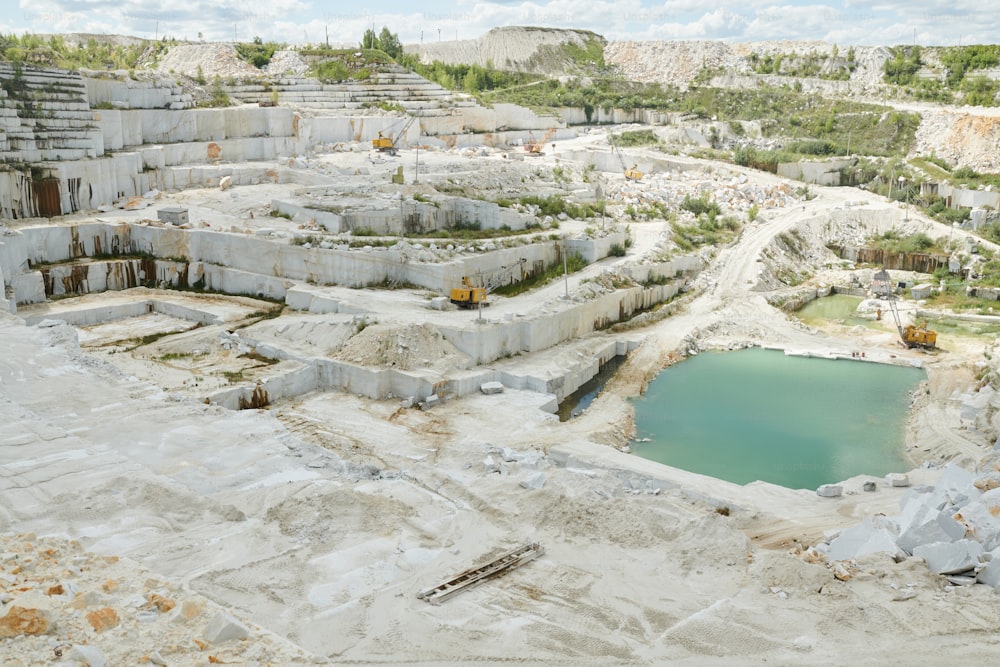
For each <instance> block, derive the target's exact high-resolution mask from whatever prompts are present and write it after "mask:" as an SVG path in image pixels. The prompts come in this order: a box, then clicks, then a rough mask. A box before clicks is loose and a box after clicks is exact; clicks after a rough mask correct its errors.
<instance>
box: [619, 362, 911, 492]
mask: <svg viewBox="0 0 1000 667" xmlns="http://www.w3.org/2000/svg"><path fill="white" fill-rule="evenodd" d="M924 378H925V374H924V371H923V370H921V369H917V368H910V367H898V366H888V365H884V364H876V363H864V362H854V361H849V360H839V361H837V360H829V359H815V358H806V357H796V356H786V355H785V354H784V353H783V352H780V351H774V350H762V349H749V350H741V351H739V352H706V353H702V354H699V355H698V356H696V357H693V358H691V359H687V360H685V361H684V362H682V363H679V364H676V365H674V366H671V367H670V368H668V369H666V370H665V371H663V372H662V373H660V374H659V375H658V376H657V377H656V378H655V379H654V380H653V381H652V382H651V383H650V384H649V387H648V388H647V390H646V392H645V394H643V395H642V396H640V397H638V398H636V399H633V404H634V406H635V423H636V438H637V439H638V440H639V442H636V443H635V444H634V445H633V447H632V451H633V452H634V453H635V454H637V455H639V456H641V457H643V458H646V459H650V460H653V461H658V462H660V463H665V464H667V465H670V466H673V467H675V468H681V469H683V470H689V471H691V472H696V473H700V474H704V475H710V476H712V477H717V478H719V479H724V480H728V481H731V482H735V483H737V484H747V483H749V482H752V481H754V480H763V481H766V482H772V483H774V484H780V485H782V486H786V487H789V488H794V489H815V488H816V487H818V486H819V485H821V484H829V483H834V482H838V481H842V480H844V479H847V478H849V477H853V476H854V475H859V474H870V475H876V476H880V475H884V474H885V473H888V472H903V471H906V470H908V469H909V468H910V466H909V465H908V464H907V463H906V460H905V459H904V458H903V453H902V452H903V441H904V426H905V423H906V417H907V412H908V407H909V394H910V393H911V392H912V391H913V390H914V389H915V388H916V386H917V384H918V383H919V382H920V381H921V380H923V379H924ZM646 438H648V439H649V440H648V441H647V442H643V440H645V439H646Z"/></svg>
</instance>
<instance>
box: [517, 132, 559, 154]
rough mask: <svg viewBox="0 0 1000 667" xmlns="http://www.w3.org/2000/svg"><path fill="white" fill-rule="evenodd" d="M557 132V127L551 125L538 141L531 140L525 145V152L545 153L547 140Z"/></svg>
mask: <svg viewBox="0 0 1000 667" xmlns="http://www.w3.org/2000/svg"><path fill="white" fill-rule="evenodd" d="M555 133H556V128H554V127H550V128H549V129H548V130H546V132H545V135H544V136H543V137H542V138H541V139H539V140H538V141H531V142H529V143H526V144H525V145H524V152H525V153H527V154H528V155H545V153H543V152H542V151H543V150H544V149H545V142H547V141H548V140H549V139H551V138H552V135H553V134H555Z"/></svg>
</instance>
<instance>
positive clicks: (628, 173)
mask: <svg viewBox="0 0 1000 667" xmlns="http://www.w3.org/2000/svg"><path fill="white" fill-rule="evenodd" d="M608 143H609V144H611V152H612V153H614V154H615V157H617V158H618V162H619V164H621V166H622V172H624V174H625V180H627V181H641V180H642V177H643V175H644V174H643V173H642V172H641V171H639V169H638V166H639V165H637V164H633V165H632V166H631V167H626V166H625V156H624V155H622V152H621V150H620V149H619V148H618V145H617V144H616V143H615V140H614V135H612V134H611V133H610V132H608Z"/></svg>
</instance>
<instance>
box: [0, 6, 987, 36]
mask: <svg viewBox="0 0 1000 667" xmlns="http://www.w3.org/2000/svg"><path fill="white" fill-rule="evenodd" d="M807 1H808V0H785V3H784V4H783V5H775V4H774V3H773V1H772V0H658V1H657V0H596V1H593V2H586V3H583V2H580V1H579V0H458V2H455V1H454V0H422V1H421V2H420V3H412V4H407V3H406V2H404V1H403V0H384V1H382V2H379V1H378V0H375V1H368V2H365V3H361V2H357V3H355V4H348V3H346V2H344V0H338V2H337V3H335V4H334V3H327V2H320V1H319V0H314V1H307V0H268V1H267V2H264V3H251V2H247V0H183V1H182V0H158V1H157V2H155V3H152V2H149V0H21V1H20V6H19V11H16V12H15V11H11V12H5V14H7V15H5V16H3V18H2V21H3V25H2V29H4V30H6V31H8V32H9V31H16V32H23V31H32V32H69V31H74V32H94V33H118V34H131V35H136V36H139V37H154V36H157V37H162V36H163V35H169V36H172V37H178V38H188V39H195V38H197V36H198V33H199V32H200V33H202V34H203V36H204V38H205V39H208V40H232V39H233V36H234V33H235V35H236V37H237V38H238V39H240V40H249V39H250V38H252V37H253V36H255V35H259V36H261V37H263V38H264V39H269V40H276V41H284V42H290V43H302V42H304V41H307V40H308V41H310V42H313V43H317V42H321V41H323V40H324V39H325V38H326V34H327V32H328V33H329V38H330V41H331V42H335V43H349V44H354V43H356V42H358V41H359V40H360V38H361V35H362V33H363V31H364V29H365V28H368V27H372V26H374V27H375V29H376V30H379V29H381V27H382V26H383V25H386V26H389V28H390V29H391V30H393V31H394V32H397V33H399V36H400V38H401V39H402V41H403V42H416V41H419V40H420V38H421V34H422V35H423V39H424V41H436V40H437V39H438V34H439V33H438V31H439V30H440V37H441V38H442V39H455V38H456V36H457V37H459V38H463V39H464V38H474V37H477V36H479V35H481V34H483V33H484V32H486V31H487V30H489V29H490V28H492V27H495V26H504V25H541V26H551V27H559V28H580V29H585V30H592V31H594V32H596V33H599V34H601V35H604V36H605V37H607V38H608V39H612V40H615V39H727V40H733V41H749V40H761V39H826V40H828V41H836V42H837V43H841V44H877V43H889V44H892V43H900V42H905V43H908V42H910V41H912V40H913V35H914V30H916V36H917V41H918V42H920V43H922V44H958V43H964V44H970V43H974V42H978V43H991V42H995V41H996V35H997V34H1000V13H998V12H995V11H994V10H993V7H992V6H991V3H988V2H982V0H876V2H875V4H872V3H871V2H864V1H863V0H827V1H825V2H824V1H822V0H812V2H811V4H809V5H803V4H801V2H807Z"/></svg>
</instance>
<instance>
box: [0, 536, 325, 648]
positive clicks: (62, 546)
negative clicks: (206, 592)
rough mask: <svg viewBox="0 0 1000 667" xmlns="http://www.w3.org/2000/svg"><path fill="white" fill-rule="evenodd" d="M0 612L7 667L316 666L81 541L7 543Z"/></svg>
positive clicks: (0, 551) (20, 539)
mask: <svg viewBox="0 0 1000 667" xmlns="http://www.w3.org/2000/svg"><path fill="white" fill-rule="evenodd" d="M0 603H2V606H0V660H2V664H3V665H4V666H5V667H21V666H27V665H46V664H50V663H57V664H61V665H63V664H72V665H89V666H90V667H103V666H105V665H150V664H152V665H182V664H184V665H193V664H209V663H216V664H226V663H230V664H237V663H238V664H286V665H287V664H310V663H312V662H313V658H312V657H311V656H309V655H308V654H306V653H304V652H302V651H301V650H299V649H296V648H295V647H294V646H292V645H291V644H288V643H287V642H284V641H283V640H281V639H280V638H278V637H276V636H274V635H272V634H270V633H268V632H266V631H264V630H262V629H260V628H258V627H256V626H253V625H250V624H247V623H245V622H243V621H241V620H239V619H237V618H235V617H234V616H232V615H230V614H229V613H226V612H225V611H222V609H221V607H219V606H218V605H217V604H215V603H213V602H210V601H209V600H207V599H206V598H203V597H202V596H200V595H196V594H192V593H190V592H188V591H185V590H183V589H181V588H180V587H178V586H176V585H175V584H173V583H171V582H169V581H165V580H162V579H159V578H157V577H154V576H153V575H151V574H150V573H148V572H146V571H144V570H142V569H141V568H140V567H138V566H137V565H136V564H135V563H133V562H132V561H129V560H127V559H119V558H118V557H116V556H100V555H96V554H93V553H88V552H86V551H84V550H83V549H82V548H81V546H80V544H79V543H78V542H76V541H70V540H63V539H58V538H53V537H44V538H39V537H36V536H35V535H33V534H31V533H21V534H14V533H5V534H0ZM67 660H68V661H69V662H67Z"/></svg>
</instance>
